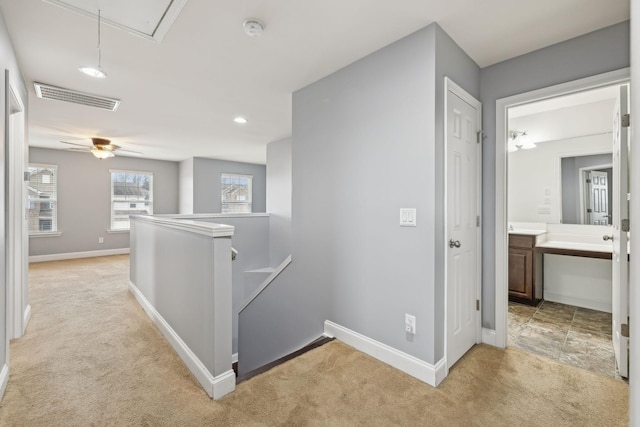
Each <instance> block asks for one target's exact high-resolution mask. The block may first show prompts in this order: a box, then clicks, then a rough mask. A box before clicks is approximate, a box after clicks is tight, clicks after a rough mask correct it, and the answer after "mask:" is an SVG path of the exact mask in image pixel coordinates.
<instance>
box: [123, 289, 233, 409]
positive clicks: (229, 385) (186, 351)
mask: <svg viewBox="0 0 640 427" xmlns="http://www.w3.org/2000/svg"><path fill="white" fill-rule="evenodd" d="M129 291H130V292H131V293H132V294H133V295H134V296H135V298H136V300H138V303H139V304H140V306H141V307H142V308H143V309H144V311H145V312H146V313H147V316H149V318H150V319H151V321H152V322H153V324H154V325H156V327H157V328H158V329H159V330H160V332H161V333H162V335H164V337H165V338H166V339H167V341H168V342H169V344H171V347H173V349H174V350H175V351H176V353H178V356H180V359H182V361H183V362H184V364H185V365H186V366H187V368H188V369H189V371H191V373H192V374H193V376H194V377H196V379H197V380H198V382H199V383H200V385H201V386H202V387H203V388H204V390H205V391H206V392H207V394H208V395H209V397H212V398H213V399H220V398H221V397H222V396H224V395H226V394H228V393H230V392H232V391H233V390H235V389H236V374H235V372H233V369H229V370H228V371H226V372H224V373H222V374H220V375H218V376H213V374H212V373H211V372H209V370H208V369H207V368H206V366H204V364H203V363H202V361H200V359H198V357H197V356H196V355H195V354H194V353H193V351H191V349H190V348H189V347H188V346H187V344H185V342H184V341H182V339H181V338H180V336H179V335H178V334H177V333H176V332H175V331H174V330H173V328H172V327H171V326H170V325H169V324H168V323H167V321H166V320H164V318H163V317H162V316H161V315H160V313H158V311H157V310H156V309H155V307H153V305H151V303H150V302H149V301H148V300H147V298H145V296H144V295H143V294H142V292H140V290H139V289H138V287H137V286H136V285H135V284H134V283H133V282H131V281H129Z"/></svg>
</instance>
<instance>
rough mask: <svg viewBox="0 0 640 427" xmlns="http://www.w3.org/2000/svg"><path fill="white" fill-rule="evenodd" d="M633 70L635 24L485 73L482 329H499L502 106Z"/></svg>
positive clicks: (482, 96)
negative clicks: (498, 169) (497, 192)
mask: <svg viewBox="0 0 640 427" xmlns="http://www.w3.org/2000/svg"><path fill="white" fill-rule="evenodd" d="M628 66H629V22H628V21H627V22H623V23H620V24H616V25H613V26H611V27H607V28H604V29H601V30H598V31H594V32H592V33H589V34H586V35H584V36H580V37H576V38H574V39H571V40H567V41H565V42H562V43H558V44H555V45H553V46H549V47H546V48H544V49H540V50H537V51H534V52H531V53H528V54H526V55H522V56H519V57H517V58H513V59H509V60H507V61H504V62H501V63H499V64H495V65H492V66H490V67H487V68H484V69H482V70H481V71H480V88H481V89H480V100H481V101H482V107H483V118H482V125H483V126H482V129H483V133H484V144H483V147H482V164H483V171H482V181H483V184H482V186H483V203H482V227H483V238H482V251H483V257H482V269H483V274H482V325H483V326H484V327H486V328H489V329H494V328H495V255H496V254H495V230H496V223H495V218H496V205H495V204H496V198H495V184H496V183H495V170H496V159H495V157H496V156H495V150H496V129H495V128H496V100H498V99H501V98H506V97H508V96H512V95H517V94H520V93H524V92H529V91H532V90H536V89H542V88H544V87H548V86H553V85H557V84H560V83H566V82H569V81H573V80H577V79H581V78H585V77H589V76H593V75H596V74H602V73H606V72H608V71H614V70H618V69H621V68H626V67H628Z"/></svg>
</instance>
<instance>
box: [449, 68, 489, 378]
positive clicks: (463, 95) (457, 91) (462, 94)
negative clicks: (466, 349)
mask: <svg viewBox="0 0 640 427" xmlns="http://www.w3.org/2000/svg"><path fill="white" fill-rule="evenodd" d="M444 80H445V84H444V115H443V116H444V133H443V135H444V177H443V181H444V209H445V212H444V229H445V233H447V232H448V215H447V206H448V199H447V197H448V195H449V193H448V192H449V190H448V185H447V182H448V180H447V173H448V170H447V160H448V159H447V149H448V142H447V129H448V124H447V120H448V102H447V98H448V94H449V92H451V93H453V94H454V95H456V96H457V97H459V98H460V99H462V100H463V101H464V102H466V103H467V104H469V105H470V106H472V107H473V108H475V110H476V127H477V129H478V131H480V132H481V129H482V103H481V102H480V101H478V100H477V99H475V98H474V97H473V96H471V95H470V94H469V93H468V92H467V91H465V90H464V89H463V88H462V87H460V86H458V85H457V84H456V83H455V82H454V81H453V80H451V79H450V78H448V77H445V78H444ZM481 136H482V134H481ZM482 145H483V144H482V137H481V138H480V142H479V143H478V144H477V151H476V162H477V175H476V181H477V188H476V191H477V198H476V215H477V216H479V217H480V219H481V220H480V225H479V226H478V227H476V257H477V259H476V265H477V271H476V299H477V300H478V301H480V310H478V311H477V312H476V343H480V342H482ZM443 243H444V246H443V247H442V250H443V251H444V260H445V261H444V284H445V291H444V325H445V326H444V353H445V357H444V360H446V359H447V353H448V350H449V343H448V339H447V337H448V330H449V329H448V328H449V327H450V326H452V325H448V324H447V319H448V305H449V302H448V299H447V294H448V284H449V282H448V262H449V248H448V237H447V236H446V235H445V239H444V242H443ZM447 372H448V367H447ZM446 375H447V374H445V376H446Z"/></svg>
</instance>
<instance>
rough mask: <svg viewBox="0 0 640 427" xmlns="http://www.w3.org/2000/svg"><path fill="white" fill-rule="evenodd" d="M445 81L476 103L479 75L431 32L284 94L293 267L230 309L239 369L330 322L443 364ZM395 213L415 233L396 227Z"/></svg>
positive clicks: (273, 354) (435, 29) (287, 348)
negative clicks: (410, 218)
mask: <svg viewBox="0 0 640 427" xmlns="http://www.w3.org/2000/svg"><path fill="white" fill-rule="evenodd" d="M445 75H448V76H450V77H452V78H453V79H454V80H455V81H456V82H457V83H458V84H459V85H461V86H462V87H464V88H466V89H467V90H468V91H469V92H470V93H472V94H473V95H475V96H479V92H480V90H479V79H480V71H479V68H478V67H477V65H476V64H475V63H473V61H471V60H470V59H469V58H468V56H467V55H466V54H465V53H464V52H463V51H462V50H461V49H460V48H458V47H457V46H456V45H455V43H454V42H453V41H452V40H451V39H450V38H449V37H448V36H447V35H446V33H444V31H443V30H442V29H441V28H440V27H439V26H438V25H436V24H433V25H431V26H429V27H427V28H424V29H422V30H420V31H418V32H416V33H414V34H412V35H410V36H408V37H406V38H404V39H401V40H400V41H398V42H395V43H393V44H391V45H389V46H387V47H385V48H383V49H381V50H379V51H377V52H375V53H373V54H371V55H369V56H367V57H365V58H363V59H361V60H359V61H357V62H355V63H353V64H351V65H349V66H347V67H345V68H343V69H342V70H340V71H338V72H336V73H334V74H332V75H330V76H328V77H326V78H324V79H322V80H319V81H318V82H316V83H313V84H312V85H310V86H308V87H306V88H303V89H301V90H299V91H297V92H295V93H294V96H293V136H292V139H293V203H292V214H293V216H292V230H293V232H292V248H293V250H292V255H293V262H292V264H291V266H290V267H289V268H288V269H287V270H285V272H284V273H283V274H282V275H281V276H279V277H278V279H276V282H274V283H273V284H272V286H271V287H270V288H268V292H263V294H261V295H260V296H259V297H258V299H256V304H255V306H254V307H251V306H249V309H247V310H245V312H243V313H242V314H241V316H240V320H239V322H240V323H239V324H240V336H239V340H240V341H239V345H240V347H239V358H240V361H239V367H241V368H242V365H243V357H246V356H243V355H244V354H251V353H252V349H253V348H256V346H259V347H260V350H261V351H263V352H264V353H265V354H268V355H269V356H270V357H271V358H272V359H274V358H277V357H279V356H281V355H283V354H286V352H287V351H292V350H295V349H297V348H299V347H300V346H302V345H304V344H306V343H307V342H309V341H311V340H312V339H314V338H316V337H317V336H318V335H320V334H321V333H322V331H323V325H322V323H323V321H324V320H327V319H328V320H331V321H334V322H336V323H338V324H340V325H342V326H345V327H347V328H349V329H351V330H353V331H356V332H358V333H360V334H363V335H365V336H367V337H370V338H373V339H375V340H377V341H380V342H382V343H384V344H387V345H389V346H391V347H393V348H396V349H398V350H400V351H403V352H405V353H408V354H410V355H412V356H415V357H417V358H419V359H421V360H424V361H426V362H428V363H435V362H437V361H438V360H439V359H440V358H442V356H443V355H444V332H443V331H444V308H443V305H444V283H443V282H442V278H443V277H444V259H443V257H442V256H441V252H442V251H441V248H442V247H444V232H443V231H442V230H443V227H444V211H443V209H444V208H443V204H442V203H440V201H441V200H443V198H444V179H443V173H444V168H443V161H444V142H443V134H444V131H443V129H444V116H443V114H442V112H441V110H442V108H443V106H444V76H445ZM404 207H414V208H417V223H418V226H417V227H415V228H404V227H400V226H399V224H398V217H399V209H400V208H404ZM405 313H410V314H414V315H415V316H416V318H417V330H418V333H417V334H416V335H415V336H414V337H410V336H407V335H406V333H405V331H404V314H405ZM291 319H296V322H295V324H292V322H291ZM265 357H266V356H265ZM263 362H268V360H264V361H263ZM249 363H257V362H256V361H255V360H251V361H250V362H249ZM242 369H245V368H242ZM249 369H250V367H249Z"/></svg>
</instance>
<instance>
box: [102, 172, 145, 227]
mask: <svg viewBox="0 0 640 427" xmlns="http://www.w3.org/2000/svg"><path fill="white" fill-rule="evenodd" d="M117 173H120V174H125V175H147V176H149V177H150V180H149V200H148V201H145V200H135V201H133V202H134V203H135V204H136V205H137V204H139V203H144V204H148V206H149V208H148V210H147V213H146V215H153V204H154V200H153V199H154V197H153V192H154V176H153V172H149V171H141V170H130V169H109V186H110V188H109V192H110V206H109V229H108V230H107V231H108V232H110V233H127V232H129V231H130V230H131V222H129V225H128V227H126V228H125V227H114V224H115V223H114V217H115V211H116V209H115V208H114V203H116V202H120V203H124V204H126V205H127V206H128V207H129V208H131V204H132V201H131V200H114V191H113V190H114V185H113V184H114V180H113V175H114V174H117ZM125 182H126V178H125ZM133 215H135V213H134V214H133ZM127 221H129V220H128V215H127Z"/></svg>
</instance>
